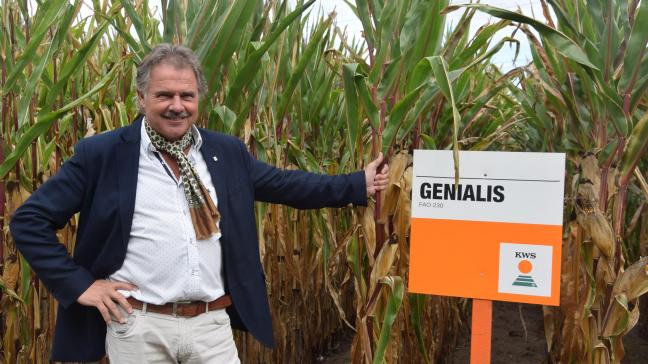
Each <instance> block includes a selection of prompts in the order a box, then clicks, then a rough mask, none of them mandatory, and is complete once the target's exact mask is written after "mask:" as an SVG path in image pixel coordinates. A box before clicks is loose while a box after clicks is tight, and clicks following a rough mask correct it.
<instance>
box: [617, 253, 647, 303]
mask: <svg viewBox="0 0 648 364" xmlns="http://www.w3.org/2000/svg"><path fill="white" fill-rule="evenodd" d="M646 292H648V257H644V258H642V259H640V260H639V261H637V262H636V263H634V264H633V265H631V266H629V267H628V268H627V269H626V270H625V272H623V273H622V274H621V275H620V277H619V279H618V280H617V281H616V282H615V283H614V288H613V289H612V294H613V295H615V296H617V295H621V294H624V295H625V296H626V297H627V299H628V301H632V300H634V299H635V298H637V297H639V296H641V295H642V294H644V293H646Z"/></svg>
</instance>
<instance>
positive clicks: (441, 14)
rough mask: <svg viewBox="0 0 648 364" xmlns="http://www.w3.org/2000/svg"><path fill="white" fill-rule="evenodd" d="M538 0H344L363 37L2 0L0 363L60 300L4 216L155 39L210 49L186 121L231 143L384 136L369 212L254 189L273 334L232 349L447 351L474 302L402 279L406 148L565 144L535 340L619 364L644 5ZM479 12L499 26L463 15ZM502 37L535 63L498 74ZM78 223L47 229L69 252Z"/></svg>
mask: <svg viewBox="0 0 648 364" xmlns="http://www.w3.org/2000/svg"><path fill="white" fill-rule="evenodd" d="M540 2H541V5H542V9H543V14H540V17H537V18H535V19H534V18H530V17H527V16H525V15H521V14H519V13H516V12H513V11H510V10H505V9H498V8H494V7H491V6H488V5H482V4H468V5H460V6H457V5H451V6H450V5H449V1H448V0H402V1H386V0H356V1H354V2H348V5H349V6H350V7H351V8H352V10H353V12H354V13H355V15H356V17H357V18H358V19H359V21H360V22H361V23H362V27H363V37H362V38H361V39H356V38H353V37H350V36H349V34H348V33H347V32H346V31H345V29H343V28H340V27H338V26H337V25H336V23H335V14H322V13H321V11H318V7H317V4H316V3H315V1H314V0H313V1H302V0H300V1H296V2H291V1H288V0H263V1H262V0H236V1H232V0H230V1H225V0H162V1H161V9H158V10H159V11H160V13H161V18H158V17H156V16H154V10H155V9H153V8H152V7H151V5H150V4H149V2H148V1H147V0H133V1H128V0H121V1H120V0H92V1H91V2H90V1H86V3H87V5H89V6H90V8H91V11H90V12H83V11H82V6H83V2H82V1H81V0H47V1H43V0H40V1H27V0H2V1H1V2H0V14H1V17H2V18H1V20H0V22H1V23H0V60H1V64H0V67H1V80H2V88H1V89H2V95H1V104H0V113H1V118H2V119H1V122H2V124H1V125H0V127H1V129H0V139H1V141H2V144H1V148H0V227H1V230H0V249H1V250H0V256H1V257H2V259H1V260H0V264H1V272H2V276H1V280H0V287H1V296H0V297H1V298H0V300H1V306H0V307H1V308H0V310H1V311H0V336H1V340H0V358H1V359H0V361H4V362H6V363H45V362H48V360H49V359H48V358H49V352H50V347H51V339H52V336H53V328H54V323H55V312H56V301H55V300H54V299H53V297H52V296H51V295H50V294H49V293H48V291H47V289H46V288H45V287H44V286H43V285H42V284H41V283H40V282H39V281H38V279H37V278H36V276H35V275H34V274H33V273H32V272H31V270H30V268H29V266H28V264H27V263H26V262H25V260H24V259H23V258H22V257H21V256H20V254H19V253H18V252H17V251H16V249H15V246H14V243H13V241H12V239H11V236H10V234H9V231H8V222H9V221H10V219H11V214H12V213H13V211H14V210H15V209H16V208H17V207H18V206H19V205H20V204H21V203H22V202H23V201H24V200H25V199H26V198H27V197H28V196H29V195H30V193H31V192H32V191H34V190H35V189H36V188H38V186H39V185H41V184H42V183H43V182H44V181H45V180H46V179H47V178H48V177H49V176H51V175H53V174H54V173H56V171H57V170H58V169H59V167H60V165H61V164H62V162H63V161H65V160H66V159H67V158H68V157H70V156H71V154H72V153H73V146H74V145H75V143H76V142H77V141H78V140H79V139H81V138H84V137H88V136H91V135H94V134H97V133H101V132H103V131H106V130H111V129H114V128H118V127H120V126H124V125H127V124H129V123H130V121H131V120H133V119H134V118H135V116H136V115H137V113H138V108H137V103H136V100H135V96H136V93H135V87H134V78H135V77H134V75H135V70H136V67H137V64H138V63H139V62H140V61H141V59H142V58H143V57H144V56H145V55H146V54H147V52H148V51H149V50H150V49H151V48H152V46H154V45H155V44H158V43H161V42H169V43H174V44H184V45H186V46H189V47H190V48H192V49H193V50H194V51H195V52H196V54H197V55H198V57H199V58H200V59H201V61H202V64H203V67H204V71H205V75H206V79H207V82H208V86H209V91H208V93H207V96H206V97H205V98H204V99H203V100H202V102H201V106H200V109H201V113H200V115H201V116H200V117H199V119H198V121H197V123H198V124H199V125H200V126H202V127H206V128H209V129H213V130H218V131H223V132H226V133H229V134H232V135H236V136H238V137H240V138H241V139H242V140H244V141H245V143H246V145H247V146H248V148H249V150H250V152H251V153H252V154H253V155H254V156H256V157H257V158H258V159H260V160H263V161H265V162H267V163H269V164H272V165H276V166H279V167H281V168H287V169H295V168H299V169H304V170H308V171H313V172H320V173H329V174H335V173H348V172H351V171H355V170H358V169H360V168H362V167H363V166H364V164H365V163H366V162H368V161H370V160H372V159H373V158H374V157H375V156H376V155H377V154H378V153H379V152H383V153H385V155H386V156H387V158H388V160H389V164H390V180H389V186H388V189H387V190H386V191H384V193H381V194H380V195H379V196H377V197H376V198H375V199H373V200H372V201H371V202H370V205H369V206H368V207H366V208H363V207H353V208H352V207H347V208H344V209H323V210H319V211H311V210H306V211H299V210H294V209H291V208H287V207H284V206H277V205H269V204H261V203H259V204H257V206H256V207H257V208H256V215H257V216H256V217H257V224H258V226H257V227H258V231H259V238H260V249H261V257H262V260H263V264H264V268H265V273H266V277H267V285H268V292H269V300H270V307H271V311H272V316H273V321H274V332H275V336H276V338H277V346H276V348H274V349H267V348H263V347H262V346H261V345H260V344H258V343H257V342H255V341H254V340H253V339H252V337H251V336H249V335H247V334H244V333H238V334H237V335H236V340H237V346H238V349H239V353H240V357H241V360H242V362H244V363H271V362H273V363H296V362H306V363H308V362H313V361H315V357H316V356H317V355H318V354H319V353H322V352H324V351H326V350H327V348H329V347H330V346H331V345H332V343H333V342H335V340H337V338H338V337H339V335H341V333H342V332H344V331H345V330H351V331H352V332H353V343H352V347H351V350H350V353H349V356H348V358H349V360H350V362H352V363H383V362H386V363H437V362H440V363H442V362H447V361H448V360H449V359H448V358H449V357H450V355H451V352H452V350H453V348H454V347H455V345H456V342H457V339H458V337H459V335H461V330H462V328H465V327H466V325H467V324H468V323H467V311H468V310H467V309H468V307H469V301H468V300H466V299H460V298H451V297H439V296H424V295H418V294H409V293H407V292H406V285H407V269H408V254H409V246H408V244H409V243H408V238H409V236H408V234H409V217H410V196H411V181H412V157H411V151H412V150H413V149H453V150H455V152H457V151H458V150H506V151H535V152H565V153H567V159H568V161H567V176H566V186H565V187H566V188H565V191H566V196H565V206H564V209H565V213H564V226H563V231H564V241H563V256H564V257H563V262H562V277H561V305H560V306H559V307H544V308H543V311H544V324H545V335H546V338H547V353H548V354H547V355H548V358H549V362H551V363H619V362H620V361H621V359H622V358H623V356H624V347H623V337H624V335H626V334H627V333H628V332H629V330H630V329H632V328H633V327H634V326H636V325H643V326H644V327H645V329H646V330H647V331H648V305H647V304H646V303H645V302H646V301H645V298H644V301H640V296H642V295H643V294H644V293H646V292H647V291H648V258H646V256H648V206H647V205H648V202H647V201H648V182H646V178H647V174H646V171H648V158H646V149H647V145H648V112H647V110H648V96H647V93H646V90H647V89H648V56H646V47H647V45H648V27H646V26H645V24H648V1H645V0H644V1H640V0H618V1H609V0H552V1H549V0H547V1H545V0H541V1H540ZM314 3H315V4H314ZM453 11H456V12H461V17H460V20H459V21H458V22H457V23H456V24H453V25H452V26H449V24H447V22H446V17H447V14H448V13H449V12H453ZM477 12H486V13H488V14H490V15H491V16H492V17H493V18H492V19H493V21H492V22H491V23H489V24H473V18H474V16H475V14H476V13H477ZM309 15H310V16H309ZM471 24H472V26H473V28H476V29H477V30H476V32H473V33H471V32H469V29H470V26H471ZM477 27H478V28H477ZM503 32H504V33H505V34H506V36H504V37H497V36H496V33H497V34H502V33H503ZM516 35H517V36H518V37H519V36H520V35H522V36H523V37H525V38H526V39H527V40H528V43H529V45H530V48H531V53H532V60H531V61H530V62H529V63H528V64H525V65H523V66H520V67H516V68H513V69H511V70H509V71H507V72H503V71H502V70H501V69H500V68H498V67H497V66H496V65H494V64H493V63H492V58H493V56H494V55H495V54H496V53H497V52H498V51H499V50H500V49H501V48H503V47H514V48H515V47H519V40H518V39H517V38H516V37H515V36H516ZM76 226H77V220H76V218H73V219H72V220H71V221H70V222H69V224H68V225H67V226H66V227H65V228H64V229H63V230H60V231H59V233H58V235H59V240H60V241H61V243H62V244H64V245H65V246H66V247H67V249H68V250H69V251H70V252H72V251H73V249H74V236H75V231H76ZM434 243H442V242H441V241H439V242H434ZM642 257H643V258H642ZM437 278H439V279H441V278H442V277H437ZM432 279H434V278H432ZM640 302H642V303H640ZM642 305H643V306H642ZM640 306H642V309H640ZM640 313H641V315H640Z"/></svg>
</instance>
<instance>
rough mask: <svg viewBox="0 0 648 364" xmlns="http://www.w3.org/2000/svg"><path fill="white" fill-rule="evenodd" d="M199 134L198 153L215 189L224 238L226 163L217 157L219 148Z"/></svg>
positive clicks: (202, 134)
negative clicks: (199, 146) (199, 145)
mask: <svg viewBox="0 0 648 364" xmlns="http://www.w3.org/2000/svg"><path fill="white" fill-rule="evenodd" d="M200 134H201V136H202V139H203V143H202V147H201V148H200V153H201V154H202V156H203V159H204V160H205V163H206V164H207V169H208V170H209V174H210V175H211V178H212V183H213V184H214V188H215V189H216V198H217V199H218V201H217V208H218V212H219V213H220V215H221V221H220V230H221V235H222V236H225V230H226V225H225V221H226V219H227V216H228V211H227V199H228V198H229V196H228V189H227V180H226V176H227V170H226V163H225V162H224V161H220V160H219V156H220V155H221V153H219V151H220V150H219V146H218V145H217V144H216V143H213V142H212V141H211V140H210V138H209V136H208V135H207V133H205V132H203V131H202V130H201V131H200Z"/></svg>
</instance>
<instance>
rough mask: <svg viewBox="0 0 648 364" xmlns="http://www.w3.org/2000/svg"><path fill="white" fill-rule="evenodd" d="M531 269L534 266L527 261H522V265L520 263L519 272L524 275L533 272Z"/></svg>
mask: <svg viewBox="0 0 648 364" xmlns="http://www.w3.org/2000/svg"><path fill="white" fill-rule="evenodd" d="M531 269H533V264H531V262H530V261H528V260H526V259H525V260H521V261H520V263H518V270H519V271H520V272H522V273H524V274H527V273H529V272H531Z"/></svg>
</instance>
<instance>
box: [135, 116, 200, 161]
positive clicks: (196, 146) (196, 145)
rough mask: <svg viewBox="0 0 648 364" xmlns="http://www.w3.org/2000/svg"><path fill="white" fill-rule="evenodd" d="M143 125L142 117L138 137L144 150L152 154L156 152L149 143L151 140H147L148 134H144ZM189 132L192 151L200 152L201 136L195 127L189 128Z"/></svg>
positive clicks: (144, 118) (144, 120) (143, 118)
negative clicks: (191, 139)
mask: <svg viewBox="0 0 648 364" xmlns="http://www.w3.org/2000/svg"><path fill="white" fill-rule="evenodd" d="M144 123H146V117H145V116H144V117H142V127H141V129H140V135H141V138H142V146H143V147H144V150H146V151H147V152H150V153H153V152H156V151H157V150H156V149H155V147H154V146H153V144H152V143H151V138H149V136H148V134H147V133H146V129H145V128H144ZM189 132H190V133H191V136H193V140H194V143H193V144H192V149H195V150H200V147H202V142H203V140H202V135H200V131H199V130H198V128H197V127H196V126H195V125H192V126H191V129H189Z"/></svg>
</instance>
